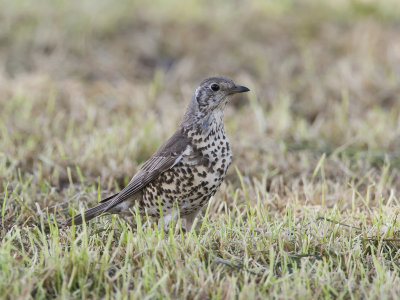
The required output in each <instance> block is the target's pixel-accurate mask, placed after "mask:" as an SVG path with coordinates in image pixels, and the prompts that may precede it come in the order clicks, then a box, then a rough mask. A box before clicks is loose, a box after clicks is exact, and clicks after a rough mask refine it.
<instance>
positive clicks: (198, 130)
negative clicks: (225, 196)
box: [64, 77, 250, 231]
mask: <svg viewBox="0 0 400 300" xmlns="http://www.w3.org/2000/svg"><path fill="white" fill-rule="evenodd" d="M248 91H250V89H249V88H247V87H245V86H241V85H236V84H235V83H234V82H233V81H232V79H230V78H227V77H210V78H206V79H204V80H203V81H202V82H201V83H200V85H199V86H198V87H197V89H196V90H195V92H194V94H193V96H192V98H191V101H190V103H189V105H188V107H187V109H186V112H185V114H184V116H183V118H182V120H181V122H180V124H179V126H178V129H177V130H176V132H175V133H174V134H173V135H172V136H171V137H170V138H169V139H168V140H167V141H166V142H165V143H164V144H163V145H162V146H161V147H160V148H159V149H158V150H157V151H156V152H155V153H154V154H153V155H152V156H151V157H150V158H149V159H148V160H147V161H146V162H145V163H144V164H143V165H142V167H141V168H140V169H139V170H138V172H137V173H136V174H135V175H134V176H133V177H132V179H131V181H130V182H129V183H128V185H127V186H126V187H125V188H123V189H122V190H121V191H120V192H119V193H116V194H114V195H112V196H110V197H108V198H106V199H104V200H102V201H101V202H100V203H99V204H98V205H97V206H95V207H92V208H90V209H88V210H86V211H85V212H84V213H83V215H82V214H77V215H76V216H75V217H73V218H70V219H68V220H67V221H66V222H65V223H64V225H65V226H71V225H72V224H75V225H80V224H82V223H83V222H84V221H85V222H88V221H89V220H91V219H93V218H95V217H97V216H100V215H103V214H105V213H108V214H121V215H129V214H131V213H132V211H135V208H138V212H139V214H140V215H143V216H146V215H147V216H150V217H154V218H157V219H158V222H159V225H160V226H163V227H164V230H167V229H168V224H169V222H170V221H171V220H173V219H176V218H177V216H178V212H177V210H178V211H179V216H180V218H181V219H183V220H184V222H185V223H186V224H185V227H184V229H185V230H186V231H188V230H190V229H191V227H192V225H193V222H194V220H195V218H196V217H197V215H198V213H199V212H200V210H201V209H202V207H204V206H205V205H206V204H207V203H208V202H209V200H210V198H211V197H212V196H213V195H214V194H215V193H216V191H217V190H218V188H219V187H220V185H221V183H222V182H223V180H224V178H225V175H226V172H227V170H228V167H229V165H230V164H231V161H232V150H231V146H230V144H229V139H228V137H227V136H226V133H225V130H224V122H223V118H224V110H225V107H226V105H227V103H228V102H229V100H230V99H231V97H232V96H233V95H235V94H238V93H244V92H248Z"/></svg>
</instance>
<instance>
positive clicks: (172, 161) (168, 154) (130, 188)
mask: <svg viewBox="0 0 400 300" xmlns="http://www.w3.org/2000/svg"><path fill="white" fill-rule="evenodd" d="M188 145H189V139H188V138H187V137H186V136H185V135H184V134H183V130H178V131H177V132H176V133H175V134H174V135H173V136H172V137H171V138H170V139H169V140H168V141H167V142H166V143H165V144H164V145H163V146H161V148H160V149H159V150H158V151H157V152H156V153H154V155H153V156H152V157H150V159H149V160H147V161H146V162H145V163H144V164H143V166H142V167H141V168H140V170H139V171H138V172H137V173H136V174H135V175H134V176H133V178H132V179H131V181H130V182H129V184H128V185H127V186H126V187H125V188H124V189H123V190H122V191H121V192H120V193H119V194H118V195H117V196H116V197H115V198H114V199H113V200H112V201H111V203H110V204H109V205H108V206H107V207H105V209H104V210H103V212H106V211H108V210H110V209H111V208H113V207H114V206H116V205H118V204H119V203H121V202H122V201H124V200H126V199H128V198H130V197H132V196H133V195H134V194H135V193H137V192H138V191H140V190H141V189H142V188H144V187H145V186H146V185H147V184H149V183H150V182H151V181H152V180H154V179H155V178H157V177H158V176H159V175H160V174H161V173H163V172H165V171H166V170H168V169H170V168H172V167H173V166H175V165H176V164H177V163H178V162H179V161H180V159H181V158H182V157H183V156H184V154H185V151H187V149H188Z"/></svg>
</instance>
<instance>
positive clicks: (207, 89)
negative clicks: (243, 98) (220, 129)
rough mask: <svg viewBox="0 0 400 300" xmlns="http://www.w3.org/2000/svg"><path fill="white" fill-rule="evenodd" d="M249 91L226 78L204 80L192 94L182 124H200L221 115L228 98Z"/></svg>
mask: <svg viewBox="0 0 400 300" xmlns="http://www.w3.org/2000/svg"><path fill="white" fill-rule="evenodd" d="M248 91H250V90H249V89H248V88H247V87H245V86H241V85H236V84H235V83H234V82H233V81H232V80H231V79H229V78H226V77H210V78H207V79H204V80H203V81H202V82H201V83H200V85H199V87H198V88H197V89H196V91H195V92H194V94H193V97H192V101H191V103H190V105H189V107H188V110H187V111H186V114H185V117H184V120H183V122H182V123H190V122H196V121H197V122H199V121H200V122H202V121H204V120H208V119H210V117H213V116H216V115H221V117H222V115H223V110H224V108H225V106H226V103H227V102H228V100H229V98H230V97H231V96H232V95H234V94H237V93H243V92H248Z"/></svg>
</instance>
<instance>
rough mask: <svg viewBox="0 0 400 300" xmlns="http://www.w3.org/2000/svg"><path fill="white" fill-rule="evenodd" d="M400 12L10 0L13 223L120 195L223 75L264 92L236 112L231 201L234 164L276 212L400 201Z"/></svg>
mask: <svg viewBox="0 0 400 300" xmlns="http://www.w3.org/2000/svg"><path fill="white" fill-rule="evenodd" d="M399 6H400V5H399V1H394V0H393V1H390V0H387V1H359V0H357V1H356V0H354V1H306V0H304V1H289V0H283V1H261V0H260V1H193V0H188V1H176V0H172V1H161V0H157V1H151V2H150V1H143V0H135V1H127V0H120V1H111V0H83V1H66V0H59V1H44V0H37V1H22V0H19V1H2V2H1V4H0V118H1V121H0V134H1V139H0V179H1V182H2V184H1V186H0V189H2V192H4V191H5V189H7V190H8V191H10V192H11V191H13V192H14V193H15V195H19V196H18V197H20V198H18V197H16V199H17V200H18V199H20V200H18V201H20V202H19V204H17V203H15V206H13V205H11V204H10V206H9V207H8V208H7V209H8V210H7V211H6V213H5V215H6V217H7V216H8V219H6V220H8V222H9V225H10V226H11V225H12V224H13V223H14V222H21V223H22V222H25V220H26V219H27V218H29V216H30V215H32V214H31V213H30V210H32V211H35V210H36V208H35V204H34V203H36V202H37V203H39V206H40V207H41V208H42V209H43V208H45V207H47V206H52V205H55V204H56V203H60V202H63V201H66V199H68V201H71V203H73V205H74V206H75V207H77V206H78V202H79V201H78V200H80V201H85V200H86V203H90V204H93V203H95V202H96V191H97V184H99V183H100V184H101V191H102V193H104V195H106V194H108V193H110V192H112V191H115V190H117V189H118V188H121V187H122V186H123V185H124V184H125V183H126V182H127V181H129V179H130V177H131V176H132V175H133V174H134V172H135V171H136V170H137V168H138V167H139V166H140V164H141V163H143V161H144V160H145V159H147V158H148V157H149V156H150V155H151V154H152V153H153V152H154V151H155V150H156V149H157V148H158V147H159V146H160V145H161V144H162V143H163V141H165V140H166V139H167V138H168V137H169V136H170V135H171V134H172V133H173V132H174V130H175V129H176V127H177V124H178V123H179V120H180V118H181V117H182V115H183V113H184V110H185V107H186V105H187V103H188V102H189V100H190V97H191V95H192V93H193V91H194V90H195V88H196V87H197V85H198V84H199V83H200V81H201V80H202V79H203V78H205V77H209V76H214V75H222V76H228V77H231V78H232V79H233V80H234V81H235V82H236V83H238V84H241V85H245V86H248V87H249V88H250V89H251V93H249V94H248V95H242V96H238V97H236V98H235V99H234V100H233V101H232V104H231V105H230V106H229V107H228V109H227V112H226V122H225V124H226V131H227V133H228V136H229V137H230V140H231V144H232V148H233V151H234V160H233V165H232V167H231V168H230V170H229V173H228V178H227V183H226V184H225V185H224V186H223V187H222V190H221V192H220V193H219V194H217V195H216V199H220V200H217V203H218V201H228V202H229V199H228V200H226V198H227V197H228V198H229V197H230V196H229V193H227V191H229V190H235V189H236V188H238V187H239V179H238V175H237V173H236V171H235V167H237V168H238V169H239V170H240V172H241V173H242V175H243V176H244V177H243V178H244V182H245V184H249V185H250V186H253V183H254V185H256V184H255V183H258V184H259V185H257V186H258V188H260V187H261V188H262V189H264V190H265V191H266V192H267V193H268V195H270V198H269V199H270V200H268V201H267V200H266V201H267V202H266V203H267V204H268V205H270V206H271V209H272V210H273V209H277V210H278V211H279V209H280V207H281V206H280V205H281V204H285V203H289V202H291V201H300V202H304V204H307V205H314V206H315V207H319V209H324V208H325V207H332V206H334V205H336V204H337V203H338V202H339V201H341V203H342V205H341V209H343V210H346V209H348V208H349V207H350V206H351V203H353V205H354V201H356V202H357V201H359V202H357V203H360V204H362V203H363V202H362V201H361V200H360V199H361V198H363V195H364V196H365V195H367V194H368V197H369V201H370V202H369V203H370V204H371V205H372V206H373V205H375V204H377V203H378V202H379V201H381V200H382V199H384V200H383V201H393V197H394V199H396V201H397V198H396V195H395V194H396V193H393V191H396V190H397V189H399V188H400V178H399V175H398V173H399V163H400V139H399V137H400V120H399V112H400V96H399V95H400V93H399V92H400V34H399V32H400V7H399ZM354 191H357V193H356V194H357V196H354V194H355V193H354ZM249 193H250V195H253V196H254V195H255V194H256V189H255V188H254V189H252V188H249ZM102 195H103V194H102ZM227 195H228V196H227ZM321 195H323V196H321ZM358 195H360V196H358ZM358 197H360V199H359V200H357V199H358ZM21 199H22V200H21ZM276 199H279V203H278V204H277V201H276ZM354 199H356V200H354ZM352 201H353V202H352ZM21 203H23V204H24V205H21ZM16 211H19V212H20V213H18V214H16V213H15V212H16Z"/></svg>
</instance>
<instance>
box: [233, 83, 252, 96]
mask: <svg viewBox="0 0 400 300" xmlns="http://www.w3.org/2000/svg"><path fill="white" fill-rule="evenodd" d="M248 91H250V89H249V88H247V87H245V86H242V85H235V87H233V88H231V89H230V90H229V93H230V94H237V93H244V92H248Z"/></svg>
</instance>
